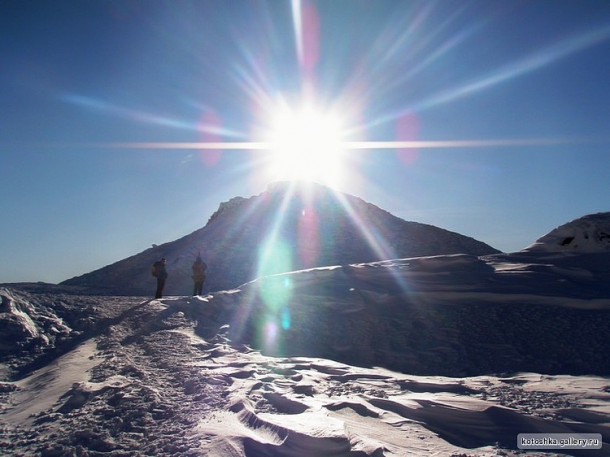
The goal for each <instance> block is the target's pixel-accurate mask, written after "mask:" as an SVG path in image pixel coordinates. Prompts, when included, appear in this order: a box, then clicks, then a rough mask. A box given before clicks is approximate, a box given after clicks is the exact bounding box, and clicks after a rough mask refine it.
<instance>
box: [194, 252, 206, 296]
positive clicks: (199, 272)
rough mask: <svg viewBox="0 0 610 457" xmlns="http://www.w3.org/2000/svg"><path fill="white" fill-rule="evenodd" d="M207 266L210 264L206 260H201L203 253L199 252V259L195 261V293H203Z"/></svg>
mask: <svg viewBox="0 0 610 457" xmlns="http://www.w3.org/2000/svg"><path fill="white" fill-rule="evenodd" d="M207 267H208V266H207V265H206V264H205V262H204V261H203V260H201V254H198V255H197V259H196V260H195V262H194V263H193V281H194V282H195V287H194V288H193V295H201V292H202V290H203V283H204V281H205V270H206V269H207Z"/></svg>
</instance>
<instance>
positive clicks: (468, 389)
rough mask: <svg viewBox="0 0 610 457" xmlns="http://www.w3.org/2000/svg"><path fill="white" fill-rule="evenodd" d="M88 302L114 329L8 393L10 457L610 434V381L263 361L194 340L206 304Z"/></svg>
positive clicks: (400, 451) (239, 452)
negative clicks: (458, 374)
mask: <svg viewBox="0 0 610 457" xmlns="http://www.w3.org/2000/svg"><path fill="white" fill-rule="evenodd" d="M88 299H89V300H94V301H95V300H97V301H98V306H97V307H96V308H97V310H98V312H99V313H106V314H105V315H104V319H111V322H113V325H107V326H104V327H103V331H101V332H91V334H90V335H91V337H90V338H89V339H84V340H83V341H82V342H81V343H80V344H79V345H78V346H77V347H75V348H74V349H72V350H71V351H69V352H68V353H66V354H64V355H63V356H61V357H60V358H58V359H55V360H53V361H51V362H50V363H49V364H47V365H45V366H42V367H40V368H39V369H38V370H37V371H35V372H33V373H31V374H29V376H27V377H25V378H23V379H20V380H18V381H14V382H3V383H1V384H0V386H2V389H1V391H2V394H1V395H2V398H1V399H2V401H1V405H2V407H1V411H0V427H1V432H2V433H1V438H0V450H1V453H2V455H7V456H26V455H40V456H43V457H50V456H124V457H126V456H130V457H138V456H151V455H155V456H193V457H194V456H208V457H233V456H235V457H237V456H240V457H241V456H245V457H263V456H278V457H284V456H285V457H288V456H291V457H297V456H299V457H302V456H310V457H311V456H314V457H315V456H320V457H321V456H324V457H332V456H340V457H356V456H376V457H379V456H386V457H388V456H433V455H434V456H437V455H441V456H455V457H457V456H497V455H504V456H511V455H521V454H520V453H519V451H517V450H515V447H516V446H515V443H516V435H517V433H521V432H531V431H536V432H547V433H551V432H574V433H575V432H588V433H601V434H602V435H603V436H604V439H607V437H608V436H610V425H609V423H610V402H609V400H610V393H609V392H610V381H609V380H608V379H606V378H601V377H590V376H579V377H571V376H545V375H539V374H533V373H530V374H519V375H515V376H511V377H506V378H498V377H491V376H479V377H469V378H443V377H417V376H409V375H404V374H399V373H396V372H391V371H387V370H384V369H378V368H360V367H354V366H350V365H346V364H341V363H337V362H333V361H330V360H325V359H318V358H305V357H275V358H274V357H266V356H263V355H261V354H260V353H259V352H257V351H253V350H251V349H250V348H248V347H247V346H244V345H232V344H231V343H230V341H229V340H228V339H227V338H226V337H225V336H224V334H223V333H222V332H223V331H225V330H226V328H224V329H221V332H220V333H218V334H215V335H214V336H212V337H209V338H207V339H203V338H201V337H199V336H197V334H196V333H195V328H197V323H196V322H195V320H194V319H193V318H194V317H196V316H200V312H201V307H202V306H205V304H206V302H205V301H203V300H201V299H197V298H180V297H178V298H168V299H162V300H147V301H143V302H140V303H137V304H135V305H134V301H133V300H130V299H125V300H124V302H123V304H122V305H121V301H120V299H118V300H114V301H112V302H111V303H110V305H111V306H110V305H109V306H106V307H104V304H105V301H107V300H108V299H107V298H101V297H100V298H91V297H89V298H88ZM102 321H104V320H102ZM33 399H39V401H36V402H34V401H33ZM26 413H27V414H26ZM609 452H610V448H609V447H608V444H604V448H603V449H602V450H599V451H594V450H587V451H581V452H580V453H579V452H578V451H571V454H568V455H586V456H601V455H608V454H609ZM528 455H538V456H542V455H549V456H550V455H558V454H555V453H549V454H543V453H532V454H528Z"/></svg>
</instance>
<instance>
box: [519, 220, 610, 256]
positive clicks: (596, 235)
mask: <svg viewBox="0 0 610 457" xmlns="http://www.w3.org/2000/svg"><path fill="white" fill-rule="evenodd" d="M524 251H528V252H540V251H542V252H580V253H595V252H607V251H610V212H606V213H597V214H589V215H587V216H583V217H581V218H578V219H575V220H573V221H570V222H568V223H567V224H563V225H561V226H559V227H557V228H555V229H553V230H551V231H550V232H549V233H547V234H546V235H544V236H542V237H540V238H538V239H537V240H536V241H535V242H534V243H533V244H532V245H530V246H528V247H527V248H525V249H524Z"/></svg>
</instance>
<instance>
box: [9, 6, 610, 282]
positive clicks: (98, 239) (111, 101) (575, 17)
mask: <svg viewBox="0 0 610 457" xmlns="http://www.w3.org/2000/svg"><path fill="white" fill-rule="evenodd" d="M0 55H2V62H1V64H0V65H2V71H1V72H0V106H1V107H2V108H1V109H0V169H1V172H2V179H1V180H0V195H1V197H0V217H1V218H2V224H1V226H0V258H1V259H2V261H1V262H0V282H11V281H38V280H40V281H48V282H59V281H62V280H64V279H68V278H70V277H72V276H75V275H79V274H83V273H86V272H89V271H92V270H94V269H97V268H100V267H102V266H104V265H107V264H110V263H113V262H115V261H117V260H120V259H123V258H125V257H128V256H130V255H133V254H135V253H137V252H140V251H142V250H144V249H146V248H148V247H150V246H151V245H152V244H153V243H155V244H160V243H163V242H167V241H172V240H174V239H177V238H179V237H181V236H183V235H185V234H188V233H190V232H192V231H193V230H196V229H198V228H200V227H202V226H204V225H205V224H206V222H207V220H208V218H209V217H210V215H211V214H212V213H213V212H214V211H215V210H216V208H217V207H218V204H219V203H220V202H221V201H226V200H228V199H230V198H232V197H234V196H238V195H239V196H244V197H249V196H251V195H255V194H258V193H260V192H262V191H264V190H265V189H266V187H267V185H268V183H269V177H268V174H267V173H265V167H268V163H267V162H268V159H267V158H266V157H267V156H265V154H264V151H261V150H257V149H254V150H249V149H248V147H247V144H248V142H252V141H257V138H255V137H254V136H255V133H253V132H256V131H258V130H260V129H261V128H264V126H265V125H267V124H268V123H269V122H270V120H269V117H270V116H271V115H273V110H274V108H273V107H272V106H273V105H270V101H273V100H281V101H282V102H283V103H284V104H285V105H288V106H292V105H294V106H298V105H299V104H300V103H301V101H302V99H303V98H304V97H307V98H308V99H309V100H314V101H315V103H316V104H317V105H318V106H322V107H327V108H328V107H332V109H333V110H334V111H335V112H338V113H339V114H340V115H343V116H344V117H345V119H347V121H346V129H345V131H346V133H345V140H346V141H359V142H364V143H363V144H365V146H364V147H363V148H362V149H355V150H349V151H346V153H345V155H344V159H343V160H344V163H343V164H344V167H343V168H344V170H343V171H344V173H343V179H342V181H341V182H337V183H336V184H335V187H337V188H338V189H339V190H342V191H346V192H348V193H351V194H354V195H356V196H359V197H361V198H363V199H364V200H366V201H369V202H371V203H374V204H376V205H377V206H380V207H382V208H384V209H386V210H388V211H390V212H392V213H393V214H395V215H397V216H399V217H402V218H403V219H406V220H412V221H417V222H424V223H430V224H433V225H436V226H439V227H442V228H445V229H448V230H453V231H457V232H459V233H462V234H465V235H468V236H472V237H474V238H477V239H479V240H481V241H484V242H486V243H488V244H491V245H492V246H494V247H496V248H498V249H501V250H503V251H516V250H519V249H521V248H523V247H525V246H527V245H528V244H530V243H531V242H533V241H534V240H535V239H536V238H538V237H540V236H542V235H544V234H545V233H547V232H548V231H550V230H551V229H553V228H554V227H556V226H558V225H561V224H563V223H565V222H568V221H569V220H572V219H574V218H577V217H580V216H583V215H585V214H589V213H594V212H600V211H610V201H609V197H608V190H609V187H608V185H609V183H610V150H609V148H610V133H609V132H608V127H609V126H610V84H609V83H608V80H609V77H610V59H608V56H609V55H610V2H605V1H594V0H580V1H577V0H573V1H564V0H548V1H544V0H538V1H493V2H489V1H486V0H480V1H476V0H475V1H457V0H455V1H453V0H443V1H437V2H435V1H422V2H416V1H407V0H399V1H383V0H381V1H359V0H332V1H318V2H313V1H310V2H306V1H297V0H294V1H280V0H277V1H268V2H265V1H235V2H226V1H222V0H218V1H172V2H169V1H154V0H151V1H147V2H141V1H130V0H121V1H113V0H105V1H101V0H100V1H87V2H83V1H56V2H39V1H29V0H25V1H17V0H15V1H11V0H8V1H4V2H2V3H1V5H0ZM329 109H330V108H329ZM389 141H403V142H407V141H423V142H427V143H426V144H428V145H432V146H434V147H419V148H417V147H415V148H413V147H411V148H406V145H407V143H404V145H405V148H404V149H399V150H396V149H389V148H382V149H379V148H375V147H372V146H370V145H371V144H372V143H370V142H389ZM197 142H208V143H209V142H214V143H220V142H224V143H232V144H234V143H243V144H244V147H243V149H240V148H239V147H237V148H232V149H220V150H201V149H198V148H194V149H189V148H176V147H161V146H160V145H162V144H166V143H175V144H192V143H197ZM366 142H369V143H366ZM435 142H436V143H435ZM462 142H468V143H467V144H464V143H462ZM473 142H474V143H473ZM366 144H368V145H369V146H366ZM377 144H380V143H377ZM154 145H156V146H154ZM264 157H265V159H264V160H263V158H264Z"/></svg>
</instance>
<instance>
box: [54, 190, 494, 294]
mask: <svg viewBox="0 0 610 457" xmlns="http://www.w3.org/2000/svg"><path fill="white" fill-rule="evenodd" d="M198 252H201V254H202V256H203V258H204V260H205V261H206V263H207V264H208V272H207V280H206V290H222V289H229V288H232V287H237V286H239V285H240V284H243V283H245V282H247V281H251V280H253V279H255V278H257V277H259V276H262V275H266V274H271V273H281V272H287V271H293V270H300V269H303V268H312V267H320V266H327V265H346V264H350V263H363V262H373V261H379V260H386V259H393V258H404V257H418V256H430V255H439V254H458V253H462V254H470V255H477V256H478V255H484V254H491V253H496V252H499V251H497V250H496V249H494V248H492V247H490V246H488V245H486V244H485V243H482V242H480V241H476V240H474V239H472V238H469V237H466V236H463V235H460V234H457V233H454V232H449V231H447V230H443V229H440V228H437V227H434V226H431V225H426V224H420V223H416V222H407V221H404V220H402V219H400V218H398V217H395V216H393V215H392V214H390V213H388V212H387V211H384V210H382V209H380V208H378V207H376V206H374V205H372V204H370V203H366V202H365V201H363V200H361V199H359V198H357V197H354V196H351V195H347V194H342V193H338V192H335V191H332V190H330V189H328V188H326V187H324V186H320V185H316V184H304V185H302V186H297V187H295V186H294V185H289V184H287V183H277V184H275V185H273V186H270V188H269V189H268V190H267V191H266V192H264V193H262V194H261V195H258V196H254V197H251V198H242V197H236V198H233V199H232V200H230V201H228V202H226V203H222V204H221V205H220V207H219V209H218V211H216V212H215V213H214V214H213V215H212V216H211V217H210V220H209V222H208V223H207V225H206V226H205V227H203V228H202V229H199V230H197V231H195V232H193V233H191V234H189V235H187V236H185V237H183V238H180V239H178V240H176V241H173V242H170V243H165V244H163V245H160V246H155V247H152V248H150V249H147V250H145V251H143V252H141V253H139V254H137V255H134V256H132V257H129V258H127V259H124V260H121V261H119V262H116V263H114V264H112V265H109V266H106V267H104V268H101V269H99V270H96V271H93V272H91V273H88V274H85V275H82V276H79V277H76V278H72V279H70V280H68V281H65V282H64V283H62V284H65V285H74V286H81V287H88V288H89V289H90V290H95V291H97V292H99V293H105V294H121V295H150V294H151V293H153V292H154V288H155V286H154V284H155V282H154V278H153V277H152V276H151V273H150V269H151V268H150V266H151V265H152V263H153V262H154V261H156V260H158V259H159V258H161V257H165V258H167V262H168V263H167V269H168V272H169V275H170V276H169V278H168V281H167V284H166V293H167V294H169V295H172V294H177V295H183V294H187V293H189V292H191V291H192V288H193V285H192V280H191V274H192V273H191V265H192V263H193V260H194V259H195V257H196V255H197V253H198Z"/></svg>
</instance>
